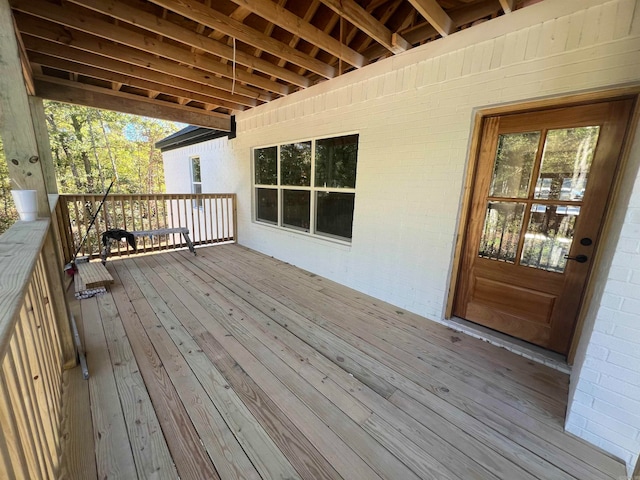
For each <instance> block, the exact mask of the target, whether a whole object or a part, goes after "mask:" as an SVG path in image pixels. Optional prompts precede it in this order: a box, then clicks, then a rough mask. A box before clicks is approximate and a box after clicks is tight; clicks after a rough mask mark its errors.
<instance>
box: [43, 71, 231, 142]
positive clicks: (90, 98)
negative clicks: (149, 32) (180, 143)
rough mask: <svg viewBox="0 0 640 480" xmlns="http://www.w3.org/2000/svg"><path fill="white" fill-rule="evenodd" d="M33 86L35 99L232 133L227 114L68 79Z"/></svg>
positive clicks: (45, 79) (44, 78)
mask: <svg viewBox="0 0 640 480" xmlns="http://www.w3.org/2000/svg"><path fill="white" fill-rule="evenodd" d="M35 85H36V92H37V93H38V96H40V97H42V98H46V99H48V100H56V101H58V102H64V103H73V104H76V105H84V106H87V107H92V108H102V109H105V110H115V111H117V112H123V113H131V114H133V115H143V116H146V117H153V118H161V119H163V120H170V121H173V122H183V123H189V124H191V125H198V126H201V127H206V128H214V129H216V130H222V131H225V132H230V131H231V116H230V115H223V114H221V113H214V112H205V111H203V110H197V109H195V108H191V107H184V106H181V105H170V104H168V103H167V102H161V101H159V100H154V99H150V98H146V97H141V96H138V95H132V94H129V93H124V92H114V91H113V90H110V89H108V88H100V87H94V86H91V85H80V84H77V83H74V82H70V81H69V80H62V79H52V78H50V77H36V78H35Z"/></svg>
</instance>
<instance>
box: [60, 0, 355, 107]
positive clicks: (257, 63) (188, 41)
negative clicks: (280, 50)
mask: <svg viewBox="0 0 640 480" xmlns="http://www.w3.org/2000/svg"><path fill="white" fill-rule="evenodd" d="M70 1H71V2H73V3H76V4H78V5H82V6H83V7H86V8H90V9H92V10H95V11H97V12H100V13H103V14H105V15H110V16H112V17H114V18H117V19H118V20H120V21H122V22H126V23H129V24H131V25H135V26H137V27H141V28H144V29H145V30H149V31H150V32H154V33H156V34H158V35H162V36H163V37H166V38H171V39H173V40H175V41H177V42H180V43H184V44H185V45H189V46H190V47H193V48H196V49H198V50H201V51H204V52H208V53H211V54H213V55H217V56H219V57H222V58H225V59H227V60H233V59H234V50H233V48H231V47H229V46H228V45H226V44H224V43H222V42H219V41H216V40H214V39H212V38H209V37H206V36H204V35H202V34H198V33H196V32H193V31H191V30H189V29H187V28H184V27H181V26H179V25H176V24H175V23H171V22H169V21H167V20H163V19H162V18H158V17H156V16H155V15H152V14H150V13H146V12H143V11H142V10H140V9H137V8H134V7H132V6H129V5H127V4H124V3H122V2H118V1H115V0H70ZM363 59H364V57H363ZM235 61H236V62H237V63H238V64H240V65H245V66H247V67H249V68H252V69H254V70H258V71H260V72H263V73H266V74H267V75H270V76H272V77H275V78H279V79H281V80H283V81H285V82H289V83H293V84H294V85H298V86H300V87H308V86H309V85H311V82H310V80H309V79H308V78H306V77H303V76H302V75H298V74H296V73H294V72H292V71H291V70H287V69H286V68H281V67H278V66H276V65H274V64H272V63H271V62H268V61H266V60H263V59H260V58H256V57H254V56H253V55H250V54H248V53H245V52H243V51H241V50H236V51H235ZM238 72H239V71H238ZM243 74H244V75H248V74H247V73H246V72H244V71H243ZM252 77H255V75H253V76H252ZM238 78H240V77H238ZM248 78H250V77H248ZM247 83H252V82H251V81H249V80H247ZM253 84H254V85H255V83H253ZM283 87H284V85H280V89H282V88H283ZM269 90H271V89H269ZM271 91H276V90H271ZM278 93H282V94H283V95H285V94H286V93H288V91H282V90H280V91H278Z"/></svg>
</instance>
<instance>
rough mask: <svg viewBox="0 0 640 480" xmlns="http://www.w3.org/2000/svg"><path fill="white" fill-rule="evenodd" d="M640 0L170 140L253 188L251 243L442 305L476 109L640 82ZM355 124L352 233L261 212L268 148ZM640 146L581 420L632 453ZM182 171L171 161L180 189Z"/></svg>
mask: <svg viewBox="0 0 640 480" xmlns="http://www.w3.org/2000/svg"><path fill="white" fill-rule="evenodd" d="M639 3H640V0H638V1H636V0H612V1H598V0H545V1H544V2H540V3H538V4H536V5H532V6H530V7H528V8H526V9H524V10H519V11H516V12H514V13H512V14H510V15H508V16H505V17H501V18H499V19H496V20H493V21H491V22H487V23H485V24H482V25H478V26H476V27H474V28H472V29H469V30H465V31H463V32H459V33H456V34H455V35H452V36H450V37H448V38H446V39H444V40H439V41H436V42H433V43H430V44H427V45H423V46H421V47H418V48H415V49H412V50H409V51H407V52H405V53H403V54H401V55H397V56H394V57H392V58H390V59H387V60H384V61H380V62H378V63H376V64H373V65H370V66H368V67H366V68H363V69H360V70H358V71H355V72H351V73H349V74H346V75H344V76H342V77H339V78H337V79H334V80H332V81H331V82H324V83H321V84H319V85H317V86H315V87H313V88H310V89H307V90H304V91H301V92H298V93H296V94H293V95H290V96H288V97H285V98H282V99H280V100H277V101H274V102H271V103H270V104H268V105H265V106H262V107H259V108H255V109H252V110H250V111H248V112H243V113H241V114H239V115H238V116H237V125H238V137H237V138H236V139H234V140H232V141H229V142H228V141H227V140H226V139H219V140H214V141H210V142H207V144H203V145H196V146H191V147H185V148H184V149H180V150H175V151H173V152H169V154H170V156H171V158H170V159H168V160H167V162H173V165H174V166H170V167H169V168H175V165H180V162H182V161H186V160H185V159H188V156H189V155H195V154H199V155H200V156H201V159H202V162H203V189H204V191H234V192H236V193H238V198H239V204H238V222H239V226H238V231H239V239H240V243H242V244H244V245H247V246H249V247H251V248H254V249H256V250H258V251H262V252H264V253H267V254H269V255H273V256H275V257H277V258H280V259H282V260H285V261H287V262H290V263H292V264H295V265H297V266H300V267H301V268H304V269H307V270H310V271H313V272H315V273H317V274H320V275H323V276H326V277H329V278H331V279H333V280H336V281H338V282H340V283H343V284H346V285H348V286H350V287H353V288H355V289H358V290H360V291H363V292H366V293H368V294H370V295H373V296H375V297H378V298H381V299H383V300H386V301H388V302H391V303H393V304H395V305H398V306H401V307H403V308H406V309H408V310H411V311H414V312H416V313H418V314H420V315H423V316H425V317H428V318H431V319H434V320H436V321H438V320H441V319H442V317H443V315H444V309H445V304H446V296H447V290H448V286H449V278H450V272H451V263H452V259H453V254H454V241H455V235H456V228H457V224H458V215H459V211H460V202H461V197H462V187H463V182H464V175H465V171H466V164H467V160H468V158H467V157H468V149H469V141H470V138H471V135H472V121H473V117H474V114H475V111H476V110H477V109H482V108H483V107H487V106H495V105H500V104H509V103H518V102H523V101H527V100H531V99H537V98H543V97H551V96H559V95H566V94H569V93H577V92H581V91H588V90H593V89H602V88H607V87H611V86H614V85H621V84H625V83H630V82H635V83H638V82H640V58H639V57H640V56H639V55H638V51H639V50H640V5H639ZM354 132H356V133H359V135H360V141H359V159H358V171H357V185H356V205H355V214H354V224H353V240H352V243H351V245H350V246H346V245H342V244H339V243H335V242H331V241H327V240H323V239H318V238H313V237H310V236H305V235H303V234H299V233H296V232H292V231H287V230H282V229H277V228H274V227H269V226H265V225H260V224H257V223H255V222H252V204H251V198H252V188H251V149H252V148H254V147H258V146H266V145H275V144H278V143H289V142H293V141H297V140H304V139H309V138H314V137H319V136H328V135H334V134H335V135H341V134H345V133H354ZM638 137H639V138H640V135H638ZM633 155H635V157H633V158H631V159H630V162H629V166H628V169H627V171H626V172H625V178H626V179H627V183H628V185H627V189H626V190H624V189H622V191H621V195H620V200H619V202H618V203H617V205H616V215H618V216H620V218H619V220H618V221H617V223H615V224H614V225H613V227H612V229H611V232H612V233H611V238H610V239H609V240H608V241H607V242H606V245H604V246H603V248H606V249H607V250H608V251H610V252H611V255H610V258H608V259H607V258H604V259H603V261H602V262H601V268H600V270H599V272H598V275H600V276H601V278H600V284H601V286H602V288H601V289H600V290H599V291H597V292H596V294H595V295H594V300H593V302H592V308H591V310H590V317H589V323H588V325H587V328H586V329H585V332H586V333H585V335H584V339H583V342H582V344H581V347H580V351H579V355H578V358H577V361H576V368H575V372H577V373H574V375H573V378H572V398H571V403H570V407H569V410H570V415H569V417H568V422H567V428H568V429H569V430H571V431H572V432H574V433H576V434H578V435H580V436H582V437H583V438H585V439H588V440H589V441H592V442H593V443H596V444H598V445H600V446H602V447H603V448H605V449H607V450H608V451H610V452H612V453H614V454H615V455H618V456H620V457H622V458H624V460H625V461H627V462H628V464H629V465H630V466H631V465H632V464H633V462H634V461H635V458H634V454H637V453H638V451H639V450H640V446H639V445H638V440H639V437H638V435H639V433H640V423H636V422H635V420H637V419H638V418H640V416H639V415H638V414H637V413H633V412H640V408H637V407H638V406H639V405H638V404H637V403H636V401H637V399H638V387H639V386H640V382H639V380H640V361H639V358H638V355H637V354H634V353H633V352H634V348H632V347H634V346H635V347H637V351H640V336H639V335H638V327H637V319H638V314H639V313H640V297H639V296H638V294H637V292H638V290H640V288H637V287H638V285H637V282H638V281H639V278H640V274H639V273H638V268H639V267H638V265H639V264H640V252H639V251H638V238H639V234H638V230H639V225H638V219H639V218H640V213H639V211H638V206H639V205H638V203H639V201H640V192H638V190H639V189H640V179H638V178H637V167H638V163H639V162H640V159H638V157H640V154H638V152H637V149H636V151H635V152H634V154H633ZM207 162H208V166H207V168H208V169H209V170H208V172H209V173H207V171H206V170H205V165H206V164H207ZM178 170H180V169H179V168H178ZM186 171H188V170H186ZM180 181H181V180H180V178H179V175H178V173H176V178H173V176H172V175H171V174H168V175H167V180H166V182H167V190H168V191H175V190H172V189H173V188H174V187H175V186H177V185H178V183H179V182H180ZM634 185H636V188H635V193H634V194H633V196H632V195H631V192H632V190H633V188H634ZM625 192H626V193H625ZM627 204H629V210H628V212H627ZM618 237H619V238H618ZM634 242H635V243H634ZM616 248H618V249H619V253H618V254H617V255H616V257H615V258H614V256H613V253H612V252H613V251H614V250H615V249H616ZM605 257H606V255H605ZM634 265H635V266H634ZM609 266H611V268H609ZM634 282H635V283H634ZM605 286H606V288H605ZM634 286H635V287H634ZM592 331H593V335H591V332H592ZM620 337H625V338H624V339H622V338H620ZM620 363H622V364H624V366H623V367H620V366H619V365H618V364H620ZM608 372H617V373H616V375H617V376H616V375H613V373H611V374H610V373H608ZM578 379H579V380H578ZM634 399H635V400H634ZM629 408H631V410H628V409H629ZM627 414H628V421H626V420H627V417H626V415H627ZM621 417H622V418H621ZM630 471H631V470H630Z"/></svg>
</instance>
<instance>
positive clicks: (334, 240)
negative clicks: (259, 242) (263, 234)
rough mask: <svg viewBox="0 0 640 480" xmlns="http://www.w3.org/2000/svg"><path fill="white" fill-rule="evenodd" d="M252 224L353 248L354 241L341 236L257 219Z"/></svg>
mask: <svg viewBox="0 0 640 480" xmlns="http://www.w3.org/2000/svg"><path fill="white" fill-rule="evenodd" d="M251 223H252V224H254V225H256V226H257V227H264V228H266V229H268V230H273V231H277V232H279V233H284V234H291V235H295V236H300V237H304V238H306V239H309V240H312V241H314V242H316V243H318V244H321V245H327V244H330V245H335V246H339V247H345V250H350V249H351V245H352V242H350V241H348V240H340V239H339V238H335V237H330V236H324V235H321V234H313V233H310V232H305V231H303V230H297V229H295V228H287V227H280V226H278V225H272V224H269V223H265V222H259V221H257V220H252V222H251Z"/></svg>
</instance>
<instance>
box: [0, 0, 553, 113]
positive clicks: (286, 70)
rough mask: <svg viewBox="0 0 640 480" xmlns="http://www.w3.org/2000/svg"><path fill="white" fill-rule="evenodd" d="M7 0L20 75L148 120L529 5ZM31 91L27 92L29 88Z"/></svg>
mask: <svg viewBox="0 0 640 480" xmlns="http://www.w3.org/2000/svg"><path fill="white" fill-rule="evenodd" d="M4 1H5V2H8V4H9V6H10V8H11V10H12V14H13V16H14V19H15V29H16V34H17V37H18V39H19V40H20V41H21V42H22V43H21V49H20V52H19V54H20V55H21V57H22V61H23V67H24V72H25V78H26V79H27V80H29V79H30V78H31V76H32V75H33V76H35V77H37V79H38V80H37V82H38V85H39V86H40V88H41V90H42V91H48V92H54V93H55V96H57V97H60V98H65V99H66V100H65V101H69V98H74V99H78V101H83V102H88V101H95V102H96V104H95V105H94V106H104V105H109V104H112V105H115V106H117V105H118V104H119V103H121V102H123V101H124V100H123V99H126V103H127V104H128V106H129V108H130V109H135V108H137V107H136V105H137V103H136V99H139V102H140V103H139V109H140V112H141V113H143V114H145V115H146V114H149V110H150V108H151V106H150V105H152V106H153V107H154V108H156V109H157V108H159V107H160V106H166V107H167V108H168V112H169V113H166V112H164V113H163V112H161V113H162V115H165V117H163V118H166V116H167V115H174V116H175V115H178V113H177V112H179V111H184V112H190V114H191V113H193V112H194V111H196V112H200V113H202V114H203V115H205V118H209V117H208V115H210V114H211V113H215V114H223V115H229V114H231V113H233V112H234V111H243V110H246V109H248V108H252V107H255V106H259V105H261V104H263V103H265V102H269V101H271V100H275V99H278V98H281V97H282V96H284V95H288V94H291V93H294V92H296V91H298V90H300V89H304V88H308V87H311V86H313V85H315V84H318V83H321V82H326V81H330V80H331V79H332V78H334V77H336V76H338V75H342V74H344V73H346V72H349V71H351V70H354V69H357V68H361V67H364V66H366V65H367V64H369V63H372V62H375V61H378V60H381V59H383V58H386V57H389V56H391V55H393V54H397V53H400V52H403V51H406V50H408V49H410V48H413V47H416V46H419V45H421V44H423V43H426V42H430V41H434V40H437V39H439V38H440V37H443V36H446V35H452V34H455V32H457V31H458V30H461V29H466V28H472V27H473V25H474V24H475V22H477V21H478V20H491V19H492V18H496V17H498V16H501V15H505V14H506V13H509V12H511V11H513V10H514V9H515V8H516V4H517V6H518V8H525V7H526V5H527V4H526V3H523V2H518V0H295V1H293V0H4ZM542 1H544V0H542ZM438 41H440V40H438ZM443 41H446V40H443ZM31 72H33V73H31ZM61 82H62V83H61ZM64 82H67V83H64ZM28 88H30V90H29V92H30V93H31V94H33V92H34V90H35V89H36V85H35V84H34V83H33V82H31V85H30V86H29V87H28ZM54 93H51V96H52V97H53V96H54ZM114 97H116V98H118V100H113V98H114ZM106 99H111V100H109V101H107V100H106ZM149 102H152V103H151V104H150V103H149ZM119 108H122V107H119ZM181 109H185V110H181ZM182 121H188V120H185V119H184V118H183V119H182ZM198 121H200V122H201V120H198ZM207 121H208V122H210V120H207Z"/></svg>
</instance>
